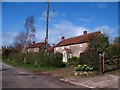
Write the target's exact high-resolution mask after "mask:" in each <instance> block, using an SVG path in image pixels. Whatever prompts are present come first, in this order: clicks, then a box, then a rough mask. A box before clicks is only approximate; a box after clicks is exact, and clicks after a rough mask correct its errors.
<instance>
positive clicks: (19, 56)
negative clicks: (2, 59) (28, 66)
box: [8, 52, 24, 62]
mask: <svg viewBox="0 0 120 90" xmlns="http://www.w3.org/2000/svg"><path fill="white" fill-rule="evenodd" d="M23 56H24V55H23V53H15V52H13V53H10V54H9V56H8V58H9V59H11V60H15V61H18V62H21V61H23Z"/></svg>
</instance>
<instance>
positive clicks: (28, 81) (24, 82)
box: [2, 63, 85, 88]
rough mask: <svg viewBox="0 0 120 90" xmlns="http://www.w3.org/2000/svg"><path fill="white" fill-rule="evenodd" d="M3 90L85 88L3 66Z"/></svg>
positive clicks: (24, 70)
mask: <svg viewBox="0 0 120 90" xmlns="http://www.w3.org/2000/svg"><path fill="white" fill-rule="evenodd" d="M2 88H85V87H83V86H76V85H72V84H69V83H65V82H62V81H60V80H58V79H56V78H52V77H49V76H45V75H38V74H36V73H33V72H31V71H28V70H26V69H21V68H18V67H13V66H10V65H7V64H4V63H3V64H2Z"/></svg>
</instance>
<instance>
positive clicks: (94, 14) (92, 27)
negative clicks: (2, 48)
mask: <svg viewBox="0 0 120 90" xmlns="http://www.w3.org/2000/svg"><path fill="white" fill-rule="evenodd" d="M46 5H47V4H46V2H17V3H15V2H3V3H2V41H3V45H10V44H12V43H13V40H14V38H15V37H16V36H17V35H18V34H19V33H21V32H24V31H25V28H24V22H25V19H26V17H27V16H32V15H33V16H34V19H35V28H36V32H37V33H36V38H37V39H36V42H41V41H44V38H45V26H46V22H45V21H46V18H45V16H46ZM84 30H87V31H88V33H91V32H95V31H102V32H105V33H106V34H107V35H109V36H110V38H112V39H113V38H114V37H116V36H117V35H118V3H117V2H111V3H110V2H108V3H107V2H106V3H105V2H103V3H99V2H75V3H73V2H71V3H70V2H52V3H50V18H49V40H48V41H49V43H50V44H51V45H52V44H54V43H55V44H56V43H58V42H59V41H60V39H61V34H63V35H64V36H65V38H70V37H75V36H79V35H82V33H83V31H84Z"/></svg>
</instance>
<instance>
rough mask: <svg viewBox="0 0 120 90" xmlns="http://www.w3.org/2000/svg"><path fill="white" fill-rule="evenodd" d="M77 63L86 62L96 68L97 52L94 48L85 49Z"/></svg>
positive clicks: (97, 64) (97, 63) (97, 62)
mask: <svg viewBox="0 0 120 90" xmlns="http://www.w3.org/2000/svg"><path fill="white" fill-rule="evenodd" d="M79 64H86V65H89V66H93V67H95V68H96V69H97V68H98V67H99V54H98V53H97V52H96V51H94V50H89V49H87V50H86V51H84V52H83V53H81V54H80V58H79Z"/></svg>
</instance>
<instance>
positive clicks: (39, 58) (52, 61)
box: [25, 52, 63, 67]
mask: <svg viewBox="0 0 120 90" xmlns="http://www.w3.org/2000/svg"><path fill="white" fill-rule="evenodd" d="M25 59H26V63H31V64H35V65H40V66H54V67H62V66H63V62H62V55H61V54H60V53H49V54H48V55H45V53H43V52H36V53H27V55H26V58H25Z"/></svg>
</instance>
